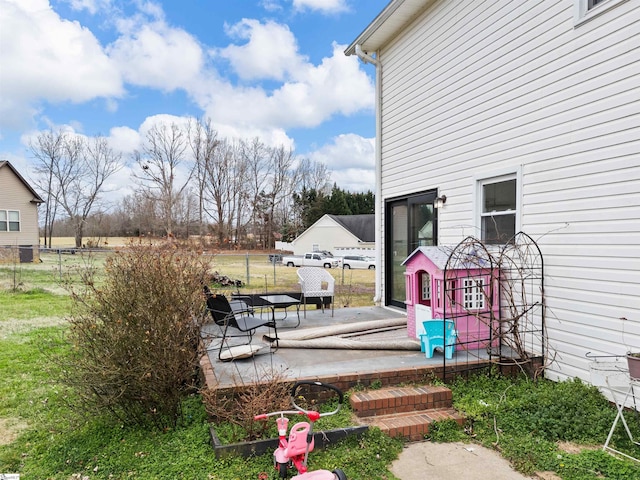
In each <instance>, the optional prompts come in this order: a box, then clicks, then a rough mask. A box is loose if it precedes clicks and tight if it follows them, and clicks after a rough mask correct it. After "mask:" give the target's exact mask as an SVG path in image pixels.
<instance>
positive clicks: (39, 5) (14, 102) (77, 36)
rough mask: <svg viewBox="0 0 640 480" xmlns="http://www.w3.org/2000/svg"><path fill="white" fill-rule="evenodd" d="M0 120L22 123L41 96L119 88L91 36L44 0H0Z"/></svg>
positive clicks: (53, 98) (79, 98) (81, 98)
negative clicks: (0, 84)
mask: <svg viewBox="0 0 640 480" xmlns="http://www.w3.org/2000/svg"><path fill="white" fill-rule="evenodd" d="M0 12H2V14H1V15H0V44H1V45H2V49H1V56H0V63H1V64H2V69H1V73H0V79H1V82H2V100H1V101H0V126H10V127H16V126H18V125H23V124H24V123H25V122H27V121H28V120H29V118H30V117H32V116H33V115H34V114H35V113H36V112H37V111H38V109H39V105H40V103H41V102H43V101H48V102H52V103H57V102H65V101H70V102H74V103H81V102H85V101H87V100H91V99H93V98H96V97H117V96H120V95H121V94H122V93H123V88H122V82H121V77H120V74H119V72H118V70H117V69H116V68H115V66H114V65H113V63H112V62H111V61H110V59H109V58H108V57H107V55H106V54H105V52H104V51H103V49H102V47H101V46H100V43H99V42H98V40H97V39H96V38H95V36H94V35H93V34H92V33H91V32H90V31H89V30H88V29H86V28H84V27H82V26H81V25H80V24H79V23H78V22H71V21H67V20H63V19H61V18H60V17H59V16H58V14H57V13H55V12H54V11H53V10H52V9H51V7H50V6H49V2H48V1H47V0H0Z"/></svg>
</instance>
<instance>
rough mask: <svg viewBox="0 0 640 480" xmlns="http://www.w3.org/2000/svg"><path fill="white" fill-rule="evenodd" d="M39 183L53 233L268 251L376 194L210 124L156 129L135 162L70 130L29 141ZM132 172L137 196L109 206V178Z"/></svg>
mask: <svg viewBox="0 0 640 480" xmlns="http://www.w3.org/2000/svg"><path fill="white" fill-rule="evenodd" d="M30 150H31V153H32V155H33V158H34V159H35V162H36V164H35V178H34V180H33V182H34V187H35V188H36V190H38V193H39V194H41V196H42V198H43V199H44V200H45V202H44V204H43V205H42V206H41V211H40V212H41V213H40V220H41V225H42V233H43V237H44V238H45V246H47V245H51V237H52V236H53V235H54V233H55V235H56V236H73V237H74V238H75V244H76V247H78V248H80V247H82V246H83V238H84V237H85V236H92V237H107V236H126V237H138V236H152V237H167V238H187V237H189V236H191V235H199V236H208V237H209V238H211V240H212V241H213V243H215V244H218V245H220V246H223V245H225V246H232V245H234V246H238V247H242V248H267V249H268V248H272V247H273V246H274V242H275V241H276V240H278V239H282V240H284V241H290V240H292V239H294V238H295V237H296V236H297V235H299V234H300V233H302V232H303V231H304V230H305V229H307V228H308V227H309V226H310V225H312V224H313V223H314V222H315V221H317V220H318V219H319V218H320V217H321V216H322V215H324V214H326V213H330V214H335V215H355V214H362V213H373V212H374V203H375V202H374V195H373V193H372V192H371V191H368V192H365V193H351V192H348V191H345V190H342V189H341V188H339V187H338V186H337V185H335V184H334V185H333V186H331V184H330V181H329V179H330V171H329V170H328V169H327V167H326V165H324V164H322V163H319V162H313V161H310V160H309V159H306V158H299V157H296V155H295V154H294V151H293V150H291V149H287V148H285V147H283V146H278V147H272V146H268V145H266V144H265V143H264V142H262V141H260V140H259V139H257V138H254V139H250V140H230V139H227V138H222V137H220V135H219V134H218V132H217V131H216V130H215V129H214V128H213V127H212V125H211V122H210V121H209V120H206V121H205V120H200V119H194V118H191V119H189V120H188V121H186V122H184V123H183V124H178V123H171V124H162V123H158V124H155V125H153V126H152V127H151V128H150V129H149V130H148V131H147V132H146V134H145V135H144V136H143V139H142V144H141V147H140V148H139V149H138V150H135V151H134V153H133V154H132V155H131V157H130V158H123V155H122V154H121V153H119V152H117V151H115V150H114V149H113V148H112V147H110V146H109V143H108V141H107V138H106V137H103V136H99V135H97V136H94V137H85V136H81V135H77V134H75V133H71V132H69V131H65V130H58V131H54V130H50V131H46V132H41V133H40V134H39V135H38V136H37V137H36V138H35V139H34V140H33V141H32V142H31V143H30ZM125 165H128V166H129V168H130V169H131V172H132V173H131V182H132V189H133V193H132V194H129V195H127V196H125V197H123V198H121V199H119V200H118V201H116V202H110V201H109V195H110V193H111V191H110V190H109V189H108V188H107V185H109V183H110V182H109V181H110V180H112V179H113V178H114V175H115V174H116V173H117V172H118V171H120V170H121V169H122V168H124V167H125Z"/></svg>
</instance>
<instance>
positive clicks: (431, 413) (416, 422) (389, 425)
mask: <svg viewBox="0 0 640 480" xmlns="http://www.w3.org/2000/svg"><path fill="white" fill-rule="evenodd" d="M447 419H452V420H455V421H456V422H458V424H459V425H463V424H464V417H463V416H462V415H460V414H458V413H457V412H456V411H455V410H454V409H453V408H435V409H429V410H422V411H413V412H405V413H397V414H387V415H377V416H373V417H362V418H360V421H361V422H362V423H364V424H366V425H369V426H373V427H378V428H379V429H380V430H382V431H383V432H384V433H386V434H387V435H389V436H390V437H403V438H405V439H407V440H410V441H413V442H417V441H420V440H424V437H425V435H427V434H428V433H429V431H430V429H431V425H432V424H433V423H434V422H439V421H442V420H447Z"/></svg>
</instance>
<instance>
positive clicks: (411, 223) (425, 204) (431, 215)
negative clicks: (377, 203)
mask: <svg viewBox="0 0 640 480" xmlns="http://www.w3.org/2000/svg"><path fill="white" fill-rule="evenodd" d="M436 194H437V191H436V190H432V191H429V192H423V193H420V194H416V195H412V196H408V197H403V198H398V199H394V200H389V201H387V202H386V205H385V214H386V218H385V220H386V221H385V246H386V247H385V303H386V304H387V305H393V306H396V307H401V308H405V303H404V301H405V299H406V292H405V279H404V270H405V269H404V266H403V265H402V262H404V261H405V259H406V258H407V256H408V255H409V254H410V253H411V252H413V251H414V250H415V249H416V248H417V247H420V246H428V245H436V244H437V239H436V232H437V215H436V212H437V210H435V209H434V208H433V201H434V200H435V198H436Z"/></svg>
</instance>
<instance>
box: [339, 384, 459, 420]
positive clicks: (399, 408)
mask: <svg viewBox="0 0 640 480" xmlns="http://www.w3.org/2000/svg"><path fill="white" fill-rule="evenodd" d="M452 399H453V395H452V393H451V390H449V389H448V388H446V387H441V386H435V385H424V386H419V387H389V388H382V389H380V390H369V391H366V392H355V393H353V394H352V395H351V397H350V399H349V402H350V403H351V408H352V409H353V411H354V413H355V414H356V415H357V416H358V417H372V416H380V415H388V414H395V413H405V412H412V411H416V410H419V411H422V410H429V409H434V408H435V409H443V408H450V407H451V405H452Z"/></svg>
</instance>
